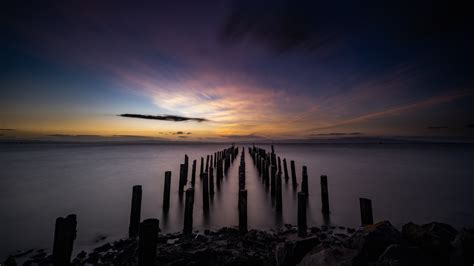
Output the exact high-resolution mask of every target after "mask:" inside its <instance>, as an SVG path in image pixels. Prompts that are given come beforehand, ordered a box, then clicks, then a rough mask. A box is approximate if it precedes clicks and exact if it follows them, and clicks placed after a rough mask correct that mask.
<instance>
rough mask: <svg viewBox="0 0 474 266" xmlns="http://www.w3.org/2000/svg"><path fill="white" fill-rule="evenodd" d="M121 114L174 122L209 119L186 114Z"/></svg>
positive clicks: (122, 115)
mask: <svg viewBox="0 0 474 266" xmlns="http://www.w3.org/2000/svg"><path fill="white" fill-rule="evenodd" d="M119 116H121V117H129V118H141V119H150V120H163V121H174V122H183V121H196V122H204V121H209V120H208V119H206V118H197V117H184V116H177V115H141V114H120V115H119Z"/></svg>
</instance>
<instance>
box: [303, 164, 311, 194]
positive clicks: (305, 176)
mask: <svg viewBox="0 0 474 266" xmlns="http://www.w3.org/2000/svg"><path fill="white" fill-rule="evenodd" d="M301 192H303V193H305V194H306V195H309V189H308V170H307V168H306V166H303V178H302V180H301Z"/></svg>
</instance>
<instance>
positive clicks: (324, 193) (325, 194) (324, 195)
mask: <svg viewBox="0 0 474 266" xmlns="http://www.w3.org/2000/svg"><path fill="white" fill-rule="evenodd" d="M321 203H322V205H323V208H322V211H323V213H324V214H329V191H328V177H327V176H325V175H322V176H321Z"/></svg>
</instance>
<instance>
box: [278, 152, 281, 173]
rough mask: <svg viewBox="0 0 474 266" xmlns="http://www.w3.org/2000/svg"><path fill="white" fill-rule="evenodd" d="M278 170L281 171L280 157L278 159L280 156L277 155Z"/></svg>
mask: <svg viewBox="0 0 474 266" xmlns="http://www.w3.org/2000/svg"><path fill="white" fill-rule="evenodd" d="M278 172H279V173H281V159H280V156H278Z"/></svg>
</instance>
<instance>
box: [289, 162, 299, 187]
mask: <svg viewBox="0 0 474 266" xmlns="http://www.w3.org/2000/svg"><path fill="white" fill-rule="evenodd" d="M290 167H291V183H292V184H293V187H296V186H297V185H298V182H297V181H296V169H295V161H293V160H291V162H290Z"/></svg>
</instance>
